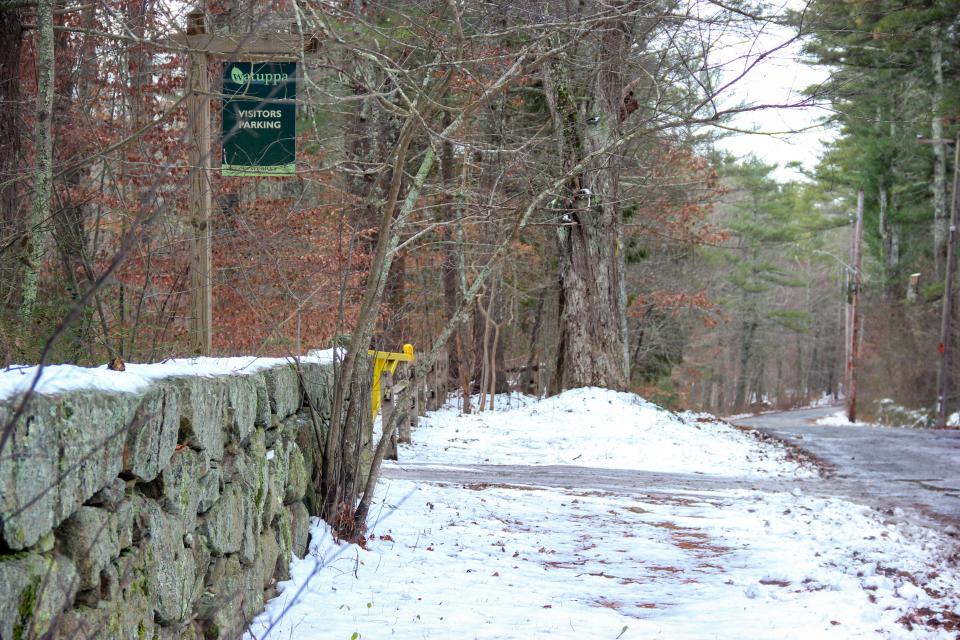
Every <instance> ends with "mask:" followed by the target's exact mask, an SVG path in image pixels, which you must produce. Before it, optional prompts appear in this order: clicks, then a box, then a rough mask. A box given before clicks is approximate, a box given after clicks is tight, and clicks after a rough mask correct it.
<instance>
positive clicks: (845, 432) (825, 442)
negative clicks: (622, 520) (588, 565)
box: [383, 408, 960, 528]
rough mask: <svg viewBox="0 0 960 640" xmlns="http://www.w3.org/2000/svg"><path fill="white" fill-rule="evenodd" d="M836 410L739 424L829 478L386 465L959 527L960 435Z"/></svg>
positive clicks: (421, 472)
mask: <svg viewBox="0 0 960 640" xmlns="http://www.w3.org/2000/svg"><path fill="white" fill-rule="evenodd" d="M835 411H837V409H836V408H822V409H808V410H802V411H791V412H784V413H777V414H767V415H762V416H757V417H753V418H748V419H744V420H738V421H737V424H740V425H742V426H749V427H750V428H753V429H757V430H758V431H762V432H765V433H767V434H769V435H771V436H773V437H775V438H778V439H780V440H782V441H784V442H786V443H788V444H789V445H791V446H796V447H799V448H801V449H804V450H805V451H807V452H809V453H811V454H813V455H814V456H815V457H816V458H818V459H819V460H821V461H822V462H823V463H824V464H825V468H826V473H825V474H824V477H823V478H808V479H798V480H789V479H750V478H722V477H717V476H708V475H701V474H679V473H651V472H646V471H631V470H625V469H597V468H591V467H576V466H561V465H543V466H536V465H438V464H407V463H403V462H401V463H400V464H388V465H385V466H384V469H383V476H384V477H385V478H397V479H405V480H417V481H423V482H437V483H450V484H461V485H465V486H467V487H470V486H471V485H484V484H504V485H528V486H530V485H532V486H542V487H557V488H569V489H573V488H576V489H585V490H593V491H607V492H612V493H620V494H627V495H641V496H642V495H664V494H667V495H673V494H676V493H683V492H690V491H721V490H725V489H748V490H763V491H793V490H796V489H799V490H801V491H803V492H804V493H809V494H813V495H820V496H839V497H844V498H849V499H851V500H853V501H855V502H859V503H862V504H868V505H870V506H873V507H876V508H879V509H881V510H884V511H886V512H888V513H889V514H890V515H891V517H892V519H894V520H907V521H915V522H916V521H919V522H923V523H925V524H929V525H933V526H936V527H938V528H942V527H947V526H952V527H954V528H960V431H935V430H929V429H924V430H915V429H910V430H907V429H886V428H874V427H825V426H817V425H814V424H813V421H814V420H816V418H819V417H821V416H824V415H827V414H829V413H833V412H835Z"/></svg>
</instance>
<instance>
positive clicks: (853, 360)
mask: <svg viewBox="0 0 960 640" xmlns="http://www.w3.org/2000/svg"><path fill="white" fill-rule="evenodd" d="M862 238H863V189H861V190H860V191H858V192H857V221H856V222H855V223H854V225H853V249H852V251H853V256H852V257H851V260H850V262H851V264H852V266H853V273H852V274H851V281H850V293H849V300H850V321H849V323H850V343H849V346H848V351H847V354H848V355H847V382H848V384H849V385H850V386H849V388H848V389H847V420H848V421H850V422H856V421H857V360H858V358H859V355H860V345H859V343H860V283H861V277H860V242H861V240H862Z"/></svg>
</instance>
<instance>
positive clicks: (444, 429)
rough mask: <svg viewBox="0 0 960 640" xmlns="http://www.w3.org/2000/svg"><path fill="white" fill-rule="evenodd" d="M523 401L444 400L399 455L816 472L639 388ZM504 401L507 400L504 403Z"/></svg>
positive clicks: (442, 460)
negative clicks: (474, 407) (465, 404)
mask: <svg viewBox="0 0 960 640" xmlns="http://www.w3.org/2000/svg"><path fill="white" fill-rule="evenodd" d="M516 404H520V405H521V406H519V407H514V408H509V409H507V410H500V409H498V410H496V411H493V412H489V411H487V412H484V413H480V414H473V415H466V416H465V415H461V414H459V412H458V411H457V408H456V407H455V406H451V405H448V406H445V407H444V408H442V409H440V410H439V411H435V412H432V413H430V414H428V415H427V417H426V418H423V419H421V421H420V426H419V427H418V428H417V429H416V430H415V431H414V434H413V443H412V444H409V445H402V446H401V450H400V461H401V464H402V463H403V462H423V463H439V464H543V465H548V464H575V465H579V466H585V467H602V468H616V469H642V470H646V471H657V472H675V473H705V474H713V475H721V476H761V475H771V474H772V475H790V476H796V475H815V474H814V473H813V472H812V471H811V470H808V469H804V468H802V467H801V466H800V465H798V464H797V463H795V462H793V461H790V460H788V459H787V456H786V451H785V450H784V449H783V448H781V447H776V446H772V445H769V444H764V443H760V442H759V441H757V440H756V439H755V438H753V437H752V436H750V435H749V434H747V433H744V432H742V431H740V430H738V429H736V428H734V427H732V426H730V425H729V424H726V423H724V422H720V421H718V420H717V419H716V418H714V417H713V416H710V415H709V414H694V413H684V414H679V415H678V414H675V413H672V412H670V411H667V410H665V409H663V408H661V407H659V406H657V405H655V404H653V403H650V402H647V401H646V400H644V399H643V398H641V397H640V396H637V395H635V394H632V393H621V392H617V391H610V390H608V389H599V388H585V389H572V390H570V391H566V392H564V393H562V394H560V395H558V396H554V397H552V398H548V399H545V400H541V401H536V400H535V399H533V398H529V397H528V398H526V399H525V400H524V401H522V402H519V403H516ZM498 406H503V403H500V404H499V405H498Z"/></svg>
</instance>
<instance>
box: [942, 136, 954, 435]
mask: <svg viewBox="0 0 960 640" xmlns="http://www.w3.org/2000/svg"><path fill="white" fill-rule="evenodd" d="M958 191H960V136H958V137H957V140H955V141H954V143H953V199H952V203H951V207H950V227H949V235H948V236H947V273H946V278H945V279H944V283H943V310H942V312H941V316H940V344H939V345H938V351H939V355H940V368H939V369H938V371H937V427H939V428H941V429H943V428H944V427H946V426H947V403H948V399H949V396H950V369H951V367H952V366H953V315H954V310H953V306H954V281H955V280H956V271H957V236H958V235H960V234H958V232H957V206H958V203H957V199H958V197H960V193H958Z"/></svg>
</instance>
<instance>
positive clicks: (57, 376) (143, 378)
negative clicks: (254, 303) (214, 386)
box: [0, 350, 333, 400]
mask: <svg viewBox="0 0 960 640" xmlns="http://www.w3.org/2000/svg"><path fill="white" fill-rule="evenodd" d="M332 360H333V350H328V351H311V352H310V353H308V354H307V355H306V356H304V357H301V358H299V361H300V362H312V363H319V364H326V363H329V362H332ZM290 362H294V359H293V358H257V357H252V356H240V357H233V358H179V359H176V360H166V361H164V362H157V363H152V364H136V363H131V362H128V363H126V369H125V370H124V371H111V370H110V369H107V366H106V365H102V366H99V367H77V366H74V365H70V364H57V365H48V366H44V367H42V368H39V369H41V370H40V378H39V380H37V384H36V387H35V391H36V393H42V394H54V393H64V392H67V391H80V390H85V389H90V390H98V391H112V392H116V393H137V392H139V391H141V390H143V389H144V388H146V387H148V386H149V385H150V383H151V382H153V381H154V380H159V379H162V378H171V377H174V376H203V377H211V376H225V375H236V374H250V373H256V372H257V371H262V370H263V369H269V368H270V367H275V366H277V365H281V364H287V363H290ZM37 371H38V367H37V366H19V365H11V366H9V367H7V368H6V369H3V370H0V400H5V399H7V398H9V397H10V396H14V395H17V394H20V393H24V392H26V391H27V390H28V389H29V388H30V385H32V384H33V382H34V378H36V377H37Z"/></svg>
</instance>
